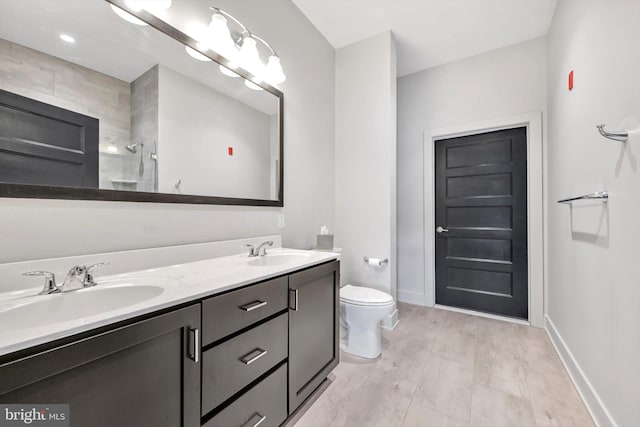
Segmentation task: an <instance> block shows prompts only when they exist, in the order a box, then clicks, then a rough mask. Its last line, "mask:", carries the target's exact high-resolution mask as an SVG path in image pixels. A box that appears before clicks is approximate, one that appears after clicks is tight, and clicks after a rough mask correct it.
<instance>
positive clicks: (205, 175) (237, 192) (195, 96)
mask: <svg viewBox="0 0 640 427" xmlns="http://www.w3.org/2000/svg"><path fill="white" fill-rule="evenodd" d="M159 77H160V78H159V81H160V83H159V87H160V91H159V95H160V96H159V134H158V152H159V155H160V158H161V161H160V164H159V175H158V188H159V189H160V192H162V193H173V192H175V184H176V182H178V181H181V184H180V190H181V193H183V194H198V195H207V196H220V197H242V198H247V199H269V198H271V185H270V184H271V116H269V115H268V114H266V113H264V112H262V111H260V110H257V109H256V108H253V107H251V106H249V105H247V104H245V103H243V102H241V101H238V100H236V99H234V98H231V97H229V96H227V95H225V94H223V93H220V92H218V91H216V90H215V89H212V88H210V87H208V86H206V85H204V84H202V83H200V82H197V81H195V80H193V79H191V78H189V77H187V76H185V75H183V74H180V73H178V72H176V71H174V70H171V69H169V68H167V67H160V74H159ZM244 90H246V91H251V89H249V88H244ZM273 104H274V105H278V98H277V97H275V96H274V97H273ZM274 110H276V111H277V108H274ZM186 124H188V125H186ZM276 126H277V123H276ZM229 146H230V147H233V150H234V152H233V155H232V156H229V155H228V153H227V147H229Z"/></svg>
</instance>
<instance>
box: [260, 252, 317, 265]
mask: <svg viewBox="0 0 640 427" xmlns="http://www.w3.org/2000/svg"><path fill="white" fill-rule="evenodd" d="M309 258H311V255H309V254H304V253H298V252H288V253H275V254H267V255H265V256H260V257H256V258H253V259H252V260H251V261H249V265H253V266H258V267H271V266H278V265H285V264H291V263H295V262H304V261H306V260H307V259H309Z"/></svg>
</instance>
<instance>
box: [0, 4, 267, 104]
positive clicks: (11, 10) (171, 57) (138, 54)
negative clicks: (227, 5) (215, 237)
mask: <svg viewBox="0 0 640 427" xmlns="http://www.w3.org/2000/svg"><path fill="white" fill-rule="evenodd" d="M185 9H186V10H185ZM169 11H170V13H169V12H168V16H161V18H162V19H164V20H166V21H167V22H169V23H170V24H172V25H174V26H175V27H177V28H181V29H182V28H186V27H189V26H190V24H193V25H197V24H200V25H206V23H208V21H209V19H210V17H211V15H210V12H209V5H208V1H207V0H191V1H189V2H184V1H174V2H173V6H172V7H171V9H169ZM198 11H205V12H204V13H199V12H198ZM193 17H195V18H193ZM199 20H201V21H202V22H198V21H199ZM185 31H186V30H185ZM62 33H64V34H68V35H71V36H73V37H74V38H75V39H76V43H73V44H68V43H65V42H63V41H61V40H60V38H59V35H60V34H62ZM0 39H4V40H8V41H11V42H13V43H17V44H19V45H22V46H27V47H29V48H31V49H35V50H37V51H39V52H43V53H46V54H48V55H51V56H55V57H57V58H60V59H63V60H65V61H68V62H71V63H73V64H77V65H81V66H83V67H86V68H89V69H91V70H94V71H98V72H100V73H102V74H106V75H108V76H111V77H114V78H116V79H119V80H123V81H124V82H127V83H130V82H132V81H134V80H135V79H137V78H138V77H140V76H141V75H142V74H144V73H145V72H146V71H148V70H149V69H150V68H151V67H153V66H155V65H156V64H160V65H163V66H165V67H168V68H171V69H173V70H174V71H177V72H179V73H181V74H183V75H185V76H187V77H190V78H191V79H193V80H195V81H198V82H200V83H202V84H204V85H206V86H209V87H211V88H213V89H215V90H217V91H218V92H221V93H223V94H225V95H227V96H229V97H231V98H234V99H236V100H238V101H240V102H242V103H244V104H247V105H250V106H252V107H254V108H256V109H258V110H260V111H262V112H264V113H266V114H269V115H273V114H276V113H277V112H278V106H279V101H278V98H277V97H275V96H273V95H272V94H270V93H269V92H267V91H254V90H250V89H247V88H246V87H245V85H244V83H243V79H240V78H237V79H231V78H229V77H226V76H224V75H222V73H220V72H219V70H218V65H217V64H215V63H213V62H211V63H209V62H200V61H196V60H194V59H193V58H191V57H190V56H188V55H187V54H186V52H185V49H184V46H183V45H182V44H181V43H179V42H177V41H176V40H174V39H172V38H170V37H167V36H166V35H164V34H162V33H161V32H159V31H157V30H155V29H153V28H151V27H150V26H138V25H133V24H130V23H128V22H126V21H125V20H123V19H122V18H120V17H118V16H117V15H116V14H115V13H114V12H113V10H112V8H111V7H110V4H109V3H107V2H106V1H104V0H91V1H88V0H56V1H52V0H29V1H7V0H0ZM23 55H24V54H23ZM1 56H2V52H0V57H1ZM4 60H6V58H4ZM13 60H16V59H15V58H14V59H13ZM23 60H25V61H31V60H32V59H31V58H29V57H26V58H23ZM35 83H37V82H34V84H35Z"/></svg>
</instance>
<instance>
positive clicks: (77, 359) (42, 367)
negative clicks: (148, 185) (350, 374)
mask: <svg viewBox="0 0 640 427" xmlns="http://www.w3.org/2000/svg"><path fill="white" fill-rule="evenodd" d="M254 255H256V256H247V255H246V254H244V255H231V256H222V257H216V258H211V259H205V260H201V261H196V262H188V263H183V264H178V265H172V266H168V267H158V268H150V269H146V270H143V271H137V272H128V273H125V274H119V275H110V276H104V277H102V278H100V277H96V278H95V281H96V282H97V285H96V286H91V287H86V288H81V289H79V290H74V291H69V292H62V293H56V294H51V295H36V294H37V290H36V291H35V294H34V293H32V294H31V295H30V296H23V295H20V296H17V297H16V296H15V295H16V293H13V294H12V295H13V298H9V299H6V300H5V301H0V323H1V324H2V325H3V327H2V331H1V332H0V379H1V380H0V402H2V403H3V404H9V403H43V404H69V405H70V414H71V420H72V425H76V426H96V427H100V426H105V427H106V426H110V427H111V426H115V425H118V426H200V425H204V426H207V427H213V426H224V427H228V426H258V425H259V426H261V427H265V426H279V425H281V424H282V423H283V422H284V421H285V420H286V419H287V418H288V417H289V416H290V415H291V414H292V413H293V412H294V411H295V410H296V409H297V408H298V407H299V406H300V405H301V403H302V402H303V401H304V400H305V399H306V398H307V397H309V395H310V394H311V393H312V392H313V391H314V390H315V389H316V388H317V387H318V386H319V385H320V384H321V383H322V382H323V381H324V380H325V378H326V377H327V375H328V374H329V372H330V371H331V370H332V369H333V368H334V367H335V366H336V365H337V364H338V357H339V329H338V328H339V283H340V280H339V271H340V262H339V256H338V254H335V253H329V252H316V251H297V250H289V249H273V250H269V253H268V254H266V255H262V256H260V255H257V254H254Z"/></svg>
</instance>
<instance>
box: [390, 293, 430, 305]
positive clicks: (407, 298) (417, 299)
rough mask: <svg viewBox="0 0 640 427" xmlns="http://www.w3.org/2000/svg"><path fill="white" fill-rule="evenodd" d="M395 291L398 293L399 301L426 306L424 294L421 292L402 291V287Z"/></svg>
mask: <svg viewBox="0 0 640 427" xmlns="http://www.w3.org/2000/svg"><path fill="white" fill-rule="evenodd" d="M396 292H397V294H398V301H400V302H406V303H407V304H413V305H421V306H427V303H426V300H425V295H424V294H423V293H420V292H413V291H403V290H402V289H398V290H397V291H396Z"/></svg>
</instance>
